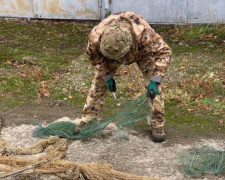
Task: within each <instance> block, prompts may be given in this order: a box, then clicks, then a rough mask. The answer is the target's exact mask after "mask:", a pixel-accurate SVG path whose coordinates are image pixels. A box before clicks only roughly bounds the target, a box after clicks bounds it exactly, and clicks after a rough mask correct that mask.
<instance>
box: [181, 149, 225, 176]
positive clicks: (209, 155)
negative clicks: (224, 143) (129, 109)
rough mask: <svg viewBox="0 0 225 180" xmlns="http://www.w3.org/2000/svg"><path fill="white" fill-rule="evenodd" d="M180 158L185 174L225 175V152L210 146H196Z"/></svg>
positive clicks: (182, 153) (183, 153)
mask: <svg viewBox="0 0 225 180" xmlns="http://www.w3.org/2000/svg"><path fill="white" fill-rule="evenodd" d="M179 156H180V161H181V162H182V164H183V166H184V169H185V172H186V173H187V174H189V175H194V176H198V175H201V174H202V173H211V174H224V173H225V152H224V151H220V150H217V149H215V148H214V147H211V146H209V145H198V146H195V147H193V148H190V149H188V150H186V151H183V152H181V153H180V154H179Z"/></svg>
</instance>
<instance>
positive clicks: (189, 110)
mask: <svg viewBox="0 0 225 180" xmlns="http://www.w3.org/2000/svg"><path fill="white" fill-rule="evenodd" d="M187 111H188V112H191V111H195V109H191V108H190V109H187Z"/></svg>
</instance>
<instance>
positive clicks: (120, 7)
mask: <svg viewBox="0 0 225 180" xmlns="http://www.w3.org/2000/svg"><path fill="white" fill-rule="evenodd" d="M118 11H134V12H137V13H139V14H141V15H143V16H144V17H145V18H146V19H147V20H148V21H149V22H150V23H154V24H157V23H159V24H184V23H203V22H207V23H218V22H219V23H225V0H0V17H24V18H48V19H82V20H101V19H103V18H104V17H105V14H109V13H115V12H118Z"/></svg>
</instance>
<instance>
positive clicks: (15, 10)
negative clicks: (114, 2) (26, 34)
mask: <svg viewBox="0 0 225 180" xmlns="http://www.w3.org/2000/svg"><path fill="white" fill-rule="evenodd" d="M1 16H2V17H27V18H29V17H30V18H36V17H38V18H49V19H50V18H55V19H91V20H100V8H99V6H98V0H0V17H1Z"/></svg>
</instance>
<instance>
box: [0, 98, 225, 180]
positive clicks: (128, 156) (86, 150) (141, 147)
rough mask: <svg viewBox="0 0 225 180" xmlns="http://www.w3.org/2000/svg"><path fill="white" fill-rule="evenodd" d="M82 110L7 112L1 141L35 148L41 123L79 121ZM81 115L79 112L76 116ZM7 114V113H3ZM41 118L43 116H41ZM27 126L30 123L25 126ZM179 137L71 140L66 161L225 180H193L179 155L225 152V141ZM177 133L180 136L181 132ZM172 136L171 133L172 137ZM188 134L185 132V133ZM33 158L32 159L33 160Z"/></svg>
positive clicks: (56, 107) (177, 179)
mask: <svg viewBox="0 0 225 180" xmlns="http://www.w3.org/2000/svg"><path fill="white" fill-rule="evenodd" d="M78 110H79V108H77V107H75V106H73V105H72V104H66V103H65V104H64V103H63V102H61V103H58V104H57V103H46V104H45V105H44V104H43V106H39V105H36V106H34V105H33V106H31V105H30V106H27V105H23V106H19V107H16V108H15V109H13V110H11V111H8V112H7V119H6V124H7V126H6V127H4V128H3V129H2V134H1V138H2V139H4V140H7V141H9V142H10V143H12V144H14V145H15V146H17V147H27V146H29V145H32V144H34V143H35V142H37V141H38V140H39V139H36V138H33V137H31V132H32V130H34V129H35V128H36V127H37V125H34V124H33V123H32V121H31V120H36V121H37V122H38V123H48V122H50V121H51V122H52V121H55V120H57V119H58V118H62V117H64V116H68V118H71V119H75V118H79V116H80V115H79V114H76V113H77V112H78ZM76 111H77V112H76ZM2 114H3V113H2ZM40 114H41V116H40ZM24 122H26V123H25V124H24ZM177 131H179V136H175V133H173V130H172V129H171V127H167V134H168V136H167V139H166V141H165V142H163V143H154V142H152V141H151V139H150V133H149V131H145V132H136V131H134V130H132V131H131V132H129V134H127V135H125V136H124V134H123V135H121V134H119V133H115V134H114V135H113V136H108V137H105V138H102V137H99V136H97V137H94V138H91V139H88V140H76V141H71V140H69V148H68V150H67V156H66V158H65V159H66V160H70V161H75V162H80V163H88V162H106V163H109V164H111V165H112V166H113V167H114V168H115V169H116V170H118V171H122V172H126V173H132V174H136V175H141V176H149V177H160V178H162V179H165V180H181V179H182V180H183V179H184V180H189V179H196V180H222V179H224V177H223V176H215V175H209V174H206V175H202V176H201V177H197V178H196V177H195V178H193V177H191V176H188V175H185V172H184V169H183V167H182V164H181V162H180V161H179V152H182V151H183V150H186V149H188V148H191V147H193V146H194V145H197V144H208V145H212V146H214V147H215V148H218V149H221V150H224V149H225V142H224V138H222V137H221V138H215V139H213V138H210V139H207V138H194V137H193V136H190V138H187V134H183V135H182V131H183V130H182V129H180V130H177ZM177 131H176V132H177ZM170 132H171V133H170ZM183 132H184V133H185V131H183ZM31 158H32V157H31ZM11 179H56V180H57V179H59V178H58V177H56V176H54V175H35V174H33V175H29V176H27V175H26V176H24V175H17V176H16V177H10V178H7V180H11Z"/></svg>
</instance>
